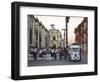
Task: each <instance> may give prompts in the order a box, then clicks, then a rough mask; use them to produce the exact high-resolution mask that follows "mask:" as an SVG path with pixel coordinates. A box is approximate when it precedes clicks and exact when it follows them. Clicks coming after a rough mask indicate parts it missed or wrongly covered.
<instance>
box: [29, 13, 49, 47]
mask: <svg viewBox="0 0 100 82" xmlns="http://www.w3.org/2000/svg"><path fill="white" fill-rule="evenodd" d="M28 47H37V48H44V47H49V31H48V30H47V29H46V28H45V27H44V25H43V24H42V23H41V22H40V21H39V20H38V19H37V18H35V17H34V16H33V15H28Z"/></svg>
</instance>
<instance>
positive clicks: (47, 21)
mask: <svg viewBox="0 0 100 82" xmlns="http://www.w3.org/2000/svg"><path fill="white" fill-rule="evenodd" d="M35 17H36V18H38V19H39V21H40V22H41V23H42V24H43V25H44V26H45V27H46V28H47V29H48V30H49V29H51V26H50V25H51V24H54V25H55V26H54V28H55V29H59V30H60V31H61V34H62V37H63V35H64V31H63V30H62V29H65V28H66V23H65V22H66V21H65V17H63V16H40V15H38V16H36V15H35ZM82 20H83V17H70V19H69V22H68V43H69V44H71V43H74V42H75V34H74V29H75V28H76V27H77V26H78V25H79V24H80V23H81V22H82Z"/></svg>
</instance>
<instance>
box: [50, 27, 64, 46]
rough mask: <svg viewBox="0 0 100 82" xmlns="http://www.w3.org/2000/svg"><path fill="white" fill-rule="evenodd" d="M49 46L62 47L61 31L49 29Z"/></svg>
mask: <svg viewBox="0 0 100 82" xmlns="http://www.w3.org/2000/svg"><path fill="white" fill-rule="evenodd" d="M49 36H50V43H49V44H50V47H53V48H59V47H62V45H63V44H62V35H61V32H60V31H59V30H57V29H55V28H52V29H50V30H49Z"/></svg>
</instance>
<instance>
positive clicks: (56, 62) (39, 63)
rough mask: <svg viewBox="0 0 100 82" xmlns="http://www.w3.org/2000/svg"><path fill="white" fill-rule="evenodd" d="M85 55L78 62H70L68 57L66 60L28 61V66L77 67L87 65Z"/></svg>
mask: <svg viewBox="0 0 100 82" xmlns="http://www.w3.org/2000/svg"><path fill="white" fill-rule="evenodd" d="M87 63H88V62H87V55H85V54H82V55H81V60H80V61H77V62H75V61H70V60H69V57H67V59H66V60H63V59H62V60H54V59H51V60H32V59H31V60H30V59H28V66H29V67H30V66H52V65H77V64H87Z"/></svg>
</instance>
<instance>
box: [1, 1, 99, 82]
mask: <svg viewBox="0 0 100 82" xmlns="http://www.w3.org/2000/svg"><path fill="white" fill-rule="evenodd" d="M13 1H14V0H1V1H0V82H13V80H11V79H10V72H11V2H13ZM16 1H17V0H16ZM20 1H26V2H41V3H56V4H71V5H88V6H98V10H99V9H100V6H99V5H100V0H20ZM99 14H100V11H99ZM98 18H100V16H98ZM98 21H100V19H99V20H98ZM99 26H100V24H99ZM99 26H98V27H99ZM98 30H99V34H98V35H100V28H99V29H98ZM98 42H100V37H99V38H98ZM98 45H99V48H100V44H98ZM98 54H100V51H99V53H98ZM98 58H100V55H99V56H98ZM98 62H100V60H99V61H98ZM99 68H100V63H99ZM99 73H100V71H99ZM99 78H100V75H98V76H84V77H66V78H53V79H39V80H34V81H35V82H51V81H55V82H57V81H58V82H66V81H67V82H68V81H69V82H80V81H81V82H86V81H88V82H91V81H93V82H94V81H95V82H99ZM28 81H30V82H32V81H33V80H26V82H28Z"/></svg>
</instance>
